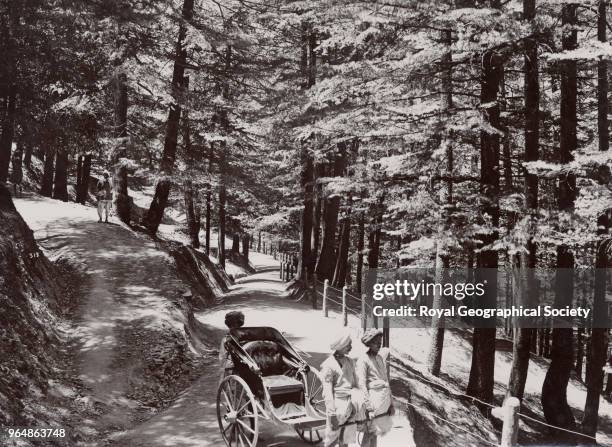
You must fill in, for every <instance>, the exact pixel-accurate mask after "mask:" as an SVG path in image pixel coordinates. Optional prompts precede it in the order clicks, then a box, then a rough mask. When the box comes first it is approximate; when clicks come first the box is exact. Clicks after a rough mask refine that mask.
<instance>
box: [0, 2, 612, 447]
mask: <svg viewBox="0 0 612 447" xmlns="http://www.w3.org/2000/svg"><path fill="white" fill-rule="evenodd" d="M609 6H610V5H609V2H608V1H606V0H580V1H578V0H421V1H414V0H372V1H359V0H321V1H312V0H295V1H294V0H159V1H155V0H91V1H87V2H82V1H78V0H2V1H1V2H0V54H1V55H2V61H3V62H2V63H0V121H1V123H0V125H1V127H0V183H2V184H6V186H7V188H8V189H9V190H10V191H11V192H12V195H13V196H14V197H19V196H20V195H21V194H26V193H27V191H30V192H31V193H33V194H37V195H40V196H42V197H45V198H49V199H52V200H55V201H57V203H58V204H59V203H60V202H74V203H77V204H88V203H89V204H91V203H92V201H91V197H90V191H92V190H93V188H94V187H95V185H96V183H97V182H98V180H99V179H100V178H101V176H102V173H103V172H104V171H105V170H107V171H109V172H110V176H111V178H112V189H113V197H114V198H113V208H114V210H115V212H116V215H117V218H118V219H119V220H120V221H121V222H123V224H124V225H126V226H128V227H129V228H130V229H132V230H133V231H136V232H137V233H139V234H141V235H142V236H143V237H147V238H149V240H153V241H157V240H160V239H163V238H164V234H165V233H163V230H164V228H165V224H166V223H167V220H168V216H169V215H174V214H176V213H179V214H183V215H184V222H183V224H181V229H180V231H181V232H182V233H183V234H184V235H185V238H186V241H187V244H188V245H189V246H190V247H191V248H193V249H196V250H198V253H203V254H205V255H206V256H209V257H210V258H211V259H213V258H214V260H215V262H216V264H218V266H219V268H220V269H221V271H223V269H225V268H226V264H227V263H229V262H230V261H231V260H234V261H235V259H234V258H236V255H237V254H238V253H239V252H240V246H242V248H243V254H244V256H245V257H246V263H247V264H248V262H249V249H250V250H251V251H255V252H266V253H270V254H273V255H274V257H275V259H277V258H278V259H281V260H282V259H287V264H286V266H289V265H290V264H291V268H292V269H294V270H295V279H294V280H293V281H292V282H291V288H292V289H293V290H294V294H296V295H299V294H300V293H316V290H317V288H318V287H320V284H321V283H323V282H325V283H326V284H329V286H330V287H333V288H335V289H338V290H341V289H343V288H345V287H346V290H348V291H349V292H350V293H352V294H353V295H354V296H355V297H358V298H359V297H362V295H363V294H364V293H365V286H364V283H365V277H366V275H367V272H368V271H371V270H373V269H378V268H381V269H395V268H402V267H406V268H408V267H419V268H432V269H435V272H436V277H437V278H442V277H443V276H444V275H445V272H446V271H448V270H449V269H453V268H469V269H471V268H490V269H518V270H519V271H521V270H522V271H524V272H525V274H526V275H531V274H533V273H532V272H533V271H534V270H535V269H540V268H541V269H580V268H591V269H599V270H601V271H604V269H606V268H608V267H609V263H610V261H609V258H610V256H612V244H611V240H612V239H611V237H610V230H611V227H612V183H611V181H612V173H611V171H610V166H611V164H612V152H611V150H610V130H609V118H610V116H611V113H612V107H611V105H610V102H609V90H610V88H609V84H610V82H612V72H610V70H609V68H608V66H609V63H610V60H611V59H612V45H611V44H610V42H609V40H608V33H610V32H611V30H612V12H611V11H610V7H609ZM147 188H148V189H147ZM145 190H147V191H150V193H151V194H150V195H147V196H146V198H147V201H146V203H145V202H144V201H143V191H145ZM58 206H59V205H58ZM94 215H95V212H94V211H92V219H95V216H94ZM227 239H229V240H231V241H233V243H232V244H231V246H227V247H226V244H228V243H227V242H226V240H227ZM238 257H239V256H238ZM234 261H232V262H234ZM236 262H237V261H236ZM284 268H285V269H287V268H288V267H284ZM225 273H226V272H222V273H220V274H225ZM3 275H4V273H3ZM527 281H534V279H533V278H531V279H530V278H529V277H528V279H527ZM556 281H557V283H555V284H556V286H555V287H557V290H563V291H564V292H563V293H561V292H559V293H557V296H556V297H555V304H556V305H559V306H562V305H564V304H567V303H570V304H571V303H572V301H573V300H575V299H576V297H582V295H581V294H583V291H581V290H580V289H579V288H578V287H574V283H573V280H572V279H571V278H569V277H563V276H561V277H558V278H557V279H556ZM530 284H533V283H530ZM609 288H610V285H609V284H607V283H606V278H605V274H602V275H597V276H596V278H595V283H594V285H593V293H592V296H588V297H586V298H585V299H586V300H588V302H589V303H590V304H589V305H590V308H591V309H593V313H597V314H599V315H610V312H612V310H611V308H612V306H611V305H610V298H609V297H610V295H611V293H610V291H609V290H608V289H609ZM313 289H314V292H313ZM535 294H537V291H536V288H535V287H527V288H525V289H519V290H517V289H516V288H514V289H512V287H509V288H508V289H507V290H499V291H497V293H493V294H489V295H488V296H487V297H486V299H487V300H488V301H487V305H488V307H495V306H496V303H497V299H498V298H499V296H501V295H503V296H504V299H509V300H511V301H512V302H514V303H529V302H533V300H534V299H535ZM436 305H437V306H438V307H439V306H440V305H441V304H440V302H439V301H438V302H437V303H436V302H434V306H436ZM385 330H386V331H387V343H388V337H389V335H388V331H389V328H388V327H385ZM390 331H391V332H393V331H395V332H399V331H400V330H399V329H390ZM449 332H450V330H448V329H445V328H444V325H443V322H442V321H441V320H440V319H435V318H434V319H433V321H432V327H431V328H430V329H429V332H428V336H427V344H428V346H427V361H426V370H427V373H428V374H429V375H430V376H431V377H435V378H440V380H442V379H445V378H446V379H445V380H448V377H449V376H448V375H447V373H449V371H445V368H444V358H445V356H446V355H447V353H449V352H450V351H449V350H451V349H453V348H452V347H451V348H448V347H447V349H444V348H445V341H447V342H448V339H449V338H448V337H449ZM0 335H1V334H0ZM500 339H504V340H509V341H510V343H511V348H510V350H511V367H510V372H509V379H508V382H507V383H506V384H504V386H505V387H506V388H505V389H504V390H502V391H501V394H502V395H504V396H507V397H509V396H513V397H517V398H518V399H519V400H522V399H523V398H524V395H525V384H526V382H527V381H528V379H529V371H530V363H531V364H533V362H534V361H537V362H540V361H543V362H545V365H546V368H547V369H546V372H545V374H546V375H545V378H544V381H543V384H542V387H541V391H540V393H539V395H538V396H535V397H534V396H533V394H532V395H530V396H529V399H536V401H537V403H536V404H535V407H537V408H538V409H539V411H541V414H542V416H543V421H545V422H546V423H547V424H549V425H551V426H554V427H558V428H561V429H565V431H555V432H554V433H555V434H554V436H553V438H551V439H553V440H554V442H555V443H559V444H567V443H569V444H572V443H573V444H575V443H579V442H584V441H585V439H588V440H593V444H594V443H595V437H596V436H600V434H598V430H600V431H601V430H604V431H605V430H607V429H609V428H610V426H611V425H607V429H605V428H604V429H602V428H601V425H599V427H598V424H600V421H601V420H602V418H604V417H605V419H606V420H607V421H608V420H610V419H612V414H604V413H605V411H606V410H605V409H609V408H610V407H609V406H605V407H602V405H606V404H604V400H603V398H602V394H603V393H608V394H609V395H610V396H612V380H610V378H612V373H610V375H608V377H607V378H606V374H604V370H605V366H606V362H607V361H608V359H609V357H610V358H612V355H611V354H610V351H609V346H610V340H609V339H610V329H609V328H605V327H593V328H554V329H550V328H541V329H533V328H514V329H510V328H506V329H499V328H498V329H495V328H475V329H474V330H473V331H471V333H470V335H469V342H470V344H471V347H470V356H471V360H467V362H471V364H470V366H469V378H468V379H467V382H466V383H464V384H461V385H460V388H461V389H462V391H463V392H465V395H466V396H469V397H470V398H473V400H472V402H473V405H474V406H475V408H477V409H478V410H479V411H480V412H481V413H482V414H484V415H485V417H489V416H490V408H489V406H487V405H486V404H494V403H499V399H498V397H499V396H498V397H496V394H498V395H500V390H499V389H498V385H499V383H496V380H495V368H496V367H497V366H498V365H497V363H496V360H495V359H496V341H497V343H498V344H499V340H500ZM610 361H612V360H610ZM571 380H577V381H578V382H580V383H581V384H582V385H583V386H584V389H585V395H586V398H585V399H584V401H583V403H582V406H581V407H580V408H575V406H574V407H572V405H570V403H568V383H570V381H571ZM2 383H3V382H2V380H1V379H0V385H2ZM604 389H605V391H604ZM0 393H2V389H1V388H0ZM0 396H1V395H0ZM610 399H612V397H610ZM1 401H2V400H1V399H0V402H1ZM602 408H603V409H604V410H602ZM580 434H584V435H587V437H586V438H585V437H580ZM606 439H607V440H608V442H612V441H610V434H609V433H608V435H607V438H606Z"/></svg>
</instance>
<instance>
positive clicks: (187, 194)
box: [183, 180, 200, 248]
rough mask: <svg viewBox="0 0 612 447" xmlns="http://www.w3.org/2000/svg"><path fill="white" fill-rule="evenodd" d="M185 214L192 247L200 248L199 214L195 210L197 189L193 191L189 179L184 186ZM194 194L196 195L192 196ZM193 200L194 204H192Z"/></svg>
mask: <svg viewBox="0 0 612 447" xmlns="http://www.w3.org/2000/svg"><path fill="white" fill-rule="evenodd" d="M183 195H184V198H185V214H186V216H187V232H188V233H189V240H190V242H191V246H192V247H193V248H200V216H199V213H198V212H197V209H196V208H197V207H198V204H197V200H198V199H197V191H194V187H193V184H192V183H191V180H187V181H186V182H185V188H184V194H183ZM194 195H195V196H196V197H195V198H194ZM194 202H195V204H194Z"/></svg>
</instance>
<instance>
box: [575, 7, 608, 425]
mask: <svg viewBox="0 0 612 447" xmlns="http://www.w3.org/2000/svg"><path fill="white" fill-rule="evenodd" d="M606 4H607V0H600V1H599V8H598V13H599V15H598V19H597V38H598V40H599V41H600V42H605V41H606V28H607V19H606V12H607V11H606V10H607V5H606ZM608 107H609V101H608V65H607V61H606V60H604V59H602V60H600V61H599V62H598V63H597V109H598V114H597V129H598V131H599V150H600V151H607V150H608V149H609V147H610V142H609V132H608ZM611 224H612V211H611V210H608V211H607V212H606V213H604V214H603V215H601V216H600V217H599V219H598V221H597V228H598V231H597V232H598V233H599V236H600V237H603V236H604V235H606V234H608V230H609V228H610V226H611ZM607 268H608V254H607V252H606V244H604V243H603V242H602V241H600V242H599V243H598V246H597V255H596V259H595V291H594V297H593V329H592V330H591V343H590V346H589V347H588V349H589V351H588V354H587V356H588V363H587V367H586V386H587V396H586V402H585V404H584V417H583V418H582V430H583V431H584V432H585V433H586V434H588V435H591V436H595V433H596V432H597V422H598V414H599V399H600V397H599V395H600V393H601V389H602V387H603V378H604V373H603V370H602V368H603V367H604V365H605V363H606V354H607V352H606V351H607V348H608V331H609V329H608V328H605V327H603V326H606V324H605V321H604V322H603V323H604V324H601V323H602V321H601V320H605V315H606V314H607V309H606V303H605V300H606V287H607V284H606V269H607ZM598 320H599V321H598ZM610 380H612V375H610V376H608V381H610ZM608 386H610V383H608Z"/></svg>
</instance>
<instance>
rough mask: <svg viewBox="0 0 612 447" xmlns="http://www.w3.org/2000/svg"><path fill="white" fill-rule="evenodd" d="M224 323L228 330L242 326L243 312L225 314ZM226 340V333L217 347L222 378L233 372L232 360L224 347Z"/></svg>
mask: <svg viewBox="0 0 612 447" xmlns="http://www.w3.org/2000/svg"><path fill="white" fill-rule="evenodd" d="M225 325H226V326H227V328H228V329H229V330H232V329H238V328H239V327H242V326H244V314H243V313H242V312H240V311H232V312H228V313H227V314H225ZM226 341H227V335H226V336H225V337H223V340H221V346H220V347H219V362H220V363H221V378H220V380H223V379H224V378H225V377H226V376H229V375H230V374H232V373H233V370H234V362H232V358H231V356H230V355H229V353H228V352H227V349H225V342H226Z"/></svg>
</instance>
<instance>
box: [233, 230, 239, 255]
mask: <svg viewBox="0 0 612 447" xmlns="http://www.w3.org/2000/svg"><path fill="white" fill-rule="evenodd" d="M232 253H235V254H240V235H239V234H234V235H232Z"/></svg>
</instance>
